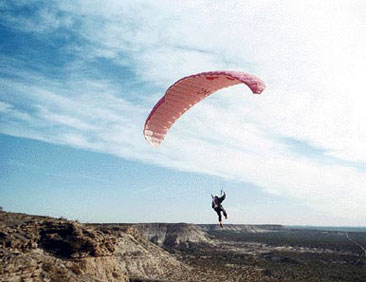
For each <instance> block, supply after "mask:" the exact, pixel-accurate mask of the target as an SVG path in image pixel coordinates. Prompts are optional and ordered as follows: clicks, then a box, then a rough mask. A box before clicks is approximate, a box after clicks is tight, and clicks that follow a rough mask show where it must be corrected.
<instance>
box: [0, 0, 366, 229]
mask: <svg viewBox="0 0 366 282" xmlns="http://www.w3.org/2000/svg"><path fill="white" fill-rule="evenodd" d="M59 9H60V10H62V11H63V16H62V19H60V18H58V17H57V16H56V14H57V13H56V12H57V10H52V9H51V10H50V9H48V10H46V11H45V10H42V16H41V17H39V19H38V23H45V24H46V26H47V27H48V29H47V31H50V30H52V29H54V28H58V27H60V26H61V25H62V26H63V27H66V28H72V30H73V31H74V32H76V33H78V34H79V35H80V36H82V37H83V39H86V40H87V42H88V44H87V45H82V46H75V45H73V46H69V47H68V48H69V49H68V50H69V52H75V54H78V55H79V58H78V59H77V60H76V61H74V62H70V64H68V66H69V67H70V68H71V69H73V70H79V68H80V67H85V66H84V64H85V62H87V61H90V60H93V59H95V58H98V57H104V58H106V59H113V61H114V62H116V63H119V64H121V65H129V67H131V68H132V69H133V70H134V71H135V73H136V76H137V78H138V79H139V80H140V81H145V82H148V83H150V84H151V85H155V86H158V87H162V88H166V87H168V86H169V84H170V83H172V82H174V81H175V80H177V79H178V78H180V77H181V76H183V75H188V74H191V73H195V72H200V71H207V70H213V69H238V70H243V71H248V72H253V73H255V74H257V75H258V76H259V77H261V78H263V80H264V81H265V82H266V84H267V85H268V87H267V89H266V90H265V91H264V93H263V94H262V95H261V96H254V95H251V94H250V93H249V90H248V89H247V88H245V87H244V86H236V87H233V88H231V89H226V90H223V91H222V92H221V93H218V94H217V95H214V96H212V97H210V98H209V99H207V100H206V101H205V103H201V104H200V105H197V106H195V107H194V108H192V110H191V111H190V112H188V113H186V114H185V116H184V117H182V118H181V119H180V120H179V121H178V122H177V123H176V124H175V125H174V126H173V128H172V129H171V132H170V133H169V135H168V136H167V138H166V140H165V141H164V143H163V144H162V146H161V147H160V148H159V149H158V150H154V149H153V148H150V147H149V146H148V145H147V144H146V143H145V142H144V140H143V138H142V126H143V123H144V119H145V118H146V116H147V114H148V112H149V109H150V108H151V106H152V105H153V103H154V102H155V99H156V97H157V96H159V95H158V94H157V93H155V92H154V93H151V96H150V97H148V95H147V96H146V98H143V99H142V100H140V101H139V102H141V101H143V103H142V104H141V103H140V104H136V103H134V102H129V101H128V98H129V97H131V95H133V93H132V92H131V90H129V89H121V88H120V87H117V86H115V83H114V81H112V80H92V79H90V78H89V77H88V76H87V74H85V73H81V74H80V73H77V74H73V75H72V76H70V78H69V80H68V81H66V84H65V83H58V82H54V81H50V80H49V79H47V78H45V77H43V76H41V77H39V79H38V80H35V79H33V81H40V83H36V82H33V83H29V81H31V80H32V79H30V76H31V75H34V74H23V75H25V76H26V77H25V78H27V79H26V81H28V83H27V84H22V83H20V82H17V83H15V82H14V81H12V80H6V81H5V80H3V82H4V83H5V84H6V85H7V87H8V89H12V91H14V92H16V93H18V95H20V96H22V97H24V98H25V99H27V100H30V101H32V107H33V110H34V112H33V113H32V114H30V113H26V112H24V111H22V110H20V109H19V110H16V108H17V107H16V103H17V101H16V100H14V99H13V100H11V101H7V102H6V103H4V102H3V103H2V104H0V109H2V112H4V111H5V112H6V111H9V109H11V111H12V114H11V116H12V117H13V118H12V119H11V120H10V119H9V120H8V122H7V124H6V125H4V126H2V131H3V132H5V133H8V134H14V135H17V136H19V135H22V134H23V135H25V136H27V137H33V138H36V139H42V140H47V141H49V142H55V143H63V144H68V145H72V146H77V147H82V148H88V149H92V150H97V151H102V152H107V153H111V154H115V155H118V156H121V157H124V158H132V159H136V160H141V161H146V162H153V163H155V164H159V165H164V166H168V167H173V168H175V169H181V170H187V171H195V172H202V173H209V174H213V175H220V176H222V177H228V178H233V179H239V180H242V181H247V182H252V183H254V184H256V185H257V186H259V187H262V188H263V189H265V190H266V191H268V192H269V193H275V194H279V195H285V196H289V197H294V198H297V199H302V200H304V201H305V202H306V203H307V204H308V205H310V206H311V207H313V208H315V209H317V210H320V211H323V212H327V213H329V216H338V217H347V218H349V219H350V220H351V219H352V220H353V221H354V222H357V223H358V224H360V223H362V222H364V220H365V218H362V217H361V216H358V215H357V214H366V213H365V212H366V208H365V207H366V206H365V205H364V202H363V201H362V199H365V198H366V197H365V196H366V195H365V192H364V189H363V188H362V187H363V185H364V183H365V180H366V172H365V170H364V169H363V170H359V169H357V168H355V167H357V166H358V167H361V166H363V165H364V164H365V162H366V147H365V146H364V144H366V129H365V127H364V126H363V124H362V121H364V120H366V111H365V110H364V108H365V105H366V98H365V95H363V91H362V89H363V77H362V75H363V70H364V69H365V68H366V55H365V52H364V50H365V49H366V37H365V36H364V34H366V30H365V28H366V25H365V19H364V17H363V15H364V13H363V12H365V9H366V7H365V5H364V4H363V2H362V1H359V2H357V1H347V2H346V1H344V2H343V1H337V2H334V1H322V2H321V3H319V2H309V1H307V2H305V1H303V2H299V1H296V2H289V1H288V2H283V3H282V4H281V3H279V2H278V1H255V2H254V1H253V2H248V3H245V4H244V3H243V2H242V1H225V3H216V4H212V2H211V1H191V2H189V1H188V2H180V3H179V4H177V2H170V1H163V2H159V4H156V3H154V4H152V3H150V2H146V1H124V2H123V3H121V2H120V1H109V2H107V3H105V2H101V1H94V2H92V3H91V2H90V1H79V2H77V3H76V4H72V5H71V4H69V3H60V4H59ZM362 11H363V12H362ZM81 16H82V17H81ZM75 20H77V25H78V27H79V28H76V26H75V25H73V23H75ZM23 24H24V25H25V26H26V29H28V30H32V31H37V30H36V29H34V28H30V27H31V26H32V25H30V24H29V23H28V22H23ZM38 31H39V32H45V29H43V30H38ZM8 71H9V72H12V73H14V72H15V71H16V70H14V69H8ZM17 75H18V76H19V75H21V74H19V73H18V74H17ZM83 76H84V77H83ZM33 78H34V77H33ZM121 91H122V92H121ZM161 95H162V93H161ZM151 97H153V99H152V100H151ZM144 99H145V100H144ZM12 104H13V105H14V106H13V107H12V108H9V107H11V106H10V105H12ZM21 115H28V116H27V118H23V119H22V118H20V116H21ZM30 115H31V116H30ZM9 116H10V115H9ZM17 116H18V117H17ZM16 118H18V120H19V122H18V123H17V122H16V121H15V120H14V119H16ZM20 120H22V122H25V123H24V126H26V127H27V130H25V131H23V133H21V132H22V130H23V126H22V123H20ZM14 124H16V126H14ZM56 125H57V127H56V128H55V127H54V126H56ZM283 138H293V139H294V140H298V141H300V142H304V144H305V143H306V144H309V145H310V146H313V147H314V148H319V150H321V151H323V152H324V154H323V155H318V156H316V158H312V157H313V156H311V155H306V154H303V155H301V154H298V153H295V152H294V151H292V150H291V149H290V148H289V146H288V144H286V143H284V142H283V141H282V140H283ZM187 148H189V149H187ZM187 151H188V152H189V153H187ZM345 161H350V162H352V163H353V164H354V167H349V166H346V164H347V162H345Z"/></svg>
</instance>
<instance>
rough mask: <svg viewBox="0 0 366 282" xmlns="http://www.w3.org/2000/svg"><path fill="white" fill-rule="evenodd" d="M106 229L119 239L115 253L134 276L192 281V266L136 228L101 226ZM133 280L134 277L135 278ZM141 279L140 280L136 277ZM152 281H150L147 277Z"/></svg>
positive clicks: (121, 225)
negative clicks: (190, 276)
mask: <svg viewBox="0 0 366 282" xmlns="http://www.w3.org/2000/svg"><path fill="white" fill-rule="evenodd" d="M99 228H100V229H101V230H103V231H104V232H111V233H113V234H114V236H116V237H117V238H119V239H118V242H117V245H116V250H115V256H116V257H117V259H118V261H119V263H120V265H121V266H122V267H123V268H125V269H126V270H127V272H128V274H129V275H130V277H132V278H136V277H140V278H141V277H143V278H145V279H151V280H154V281H156V280H155V279H157V280H158V279H160V280H164V281H166V280H170V281H172V280H173V281H190V280H189V279H188V277H189V273H191V272H192V268H191V267H189V266H187V265H186V264H184V263H182V262H180V261H179V260H177V259H176V258H175V257H173V256H172V255H171V254H170V253H168V252H167V251H165V250H163V249H162V248H160V247H159V246H157V245H155V244H153V243H151V242H150V241H148V240H146V238H145V236H143V235H142V234H141V232H140V231H139V230H138V229H137V228H136V226H134V225H133V226H131V225H127V224H114V225H113V224H111V225H107V224H106V225H100V226H99ZM132 280H133V279H132ZM136 281H138V280H136ZM146 281H150V280H146Z"/></svg>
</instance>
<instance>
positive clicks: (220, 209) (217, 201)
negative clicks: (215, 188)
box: [211, 190, 227, 227]
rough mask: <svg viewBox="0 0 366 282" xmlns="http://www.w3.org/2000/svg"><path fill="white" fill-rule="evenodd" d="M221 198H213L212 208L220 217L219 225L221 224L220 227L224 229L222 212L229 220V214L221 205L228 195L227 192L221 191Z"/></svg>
mask: <svg viewBox="0 0 366 282" xmlns="http://www.w3.org/2000/svg"><path fill="white" fill-rule="evenodd" d="M221 195H222V196H221V197H219V196H217V195H216V196H213V195H211V197H212V208H213V209H214V210H215V212H216V213H217V215H218V216H219V223H220V227H224V226H223V224H222V216H221V212H222V213H223V214H224V216H225V219H227V213H226V211H225V209H224V208H223V207H222V205H221V203H222V202H223V201H224V200H225V198H226V194H225V192H223V191H222V190H221Z"/></svg>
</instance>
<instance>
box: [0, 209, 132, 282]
mask: <svg viewBox="0 0 366 282" xmlns="http://www.w3.org/2000/svg"><path fill="white" fill-rule="evenodd" d="M116 243H117V240H116V238H114V237H113V236H111V235H108V234H105V233H103V232H101V231H98V230H95V229H93V228H89V227H86V226H84V225H82V224H80V223H78V222H74V221H67V220H65V219H54V218H50V217H38V216H29V215H24V214H13V213H6V212H0V280H1V281H56V282H57V281H129V278H128V275H127V271H126V270H125V269H124V268H123V267H122V266H121V265H120V264H119V262H118V259H117V258H116V257H115V255H114V252H115V246H116Z"/></svg>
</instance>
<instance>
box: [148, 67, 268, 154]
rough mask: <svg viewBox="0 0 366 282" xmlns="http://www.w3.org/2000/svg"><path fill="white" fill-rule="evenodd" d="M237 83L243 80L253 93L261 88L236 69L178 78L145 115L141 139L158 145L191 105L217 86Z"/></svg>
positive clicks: (260, 82) (255, 80)
mask: <svg viewBox="0 0 366 282" xmlns="http://www.w3.org/2000/svg"><path fill="white" fill-rule="evenodd" d="M240 83H244V84H246V85H247V86H248V87H249V88H250V90H251V91H252V92H253V94H260V93H261V92H262V91H263V90H264V88H265V85H264V83H263V82H262V81H261V80H260V79H259V78H257V77H255V76H254V75H251V74H247V73H244V72H237V71H212V72H203V73H199V74H195V75H191V76H187V77H184V78H182V79H180V80H178V81H177V82H175V83H174V84H173V85H171V86H170V87H169V88H168V90H167V91H166V92H165V95H164V96H163V97H162V98H161V99H160V100H159V101H158V102H157V104H156V105H155V106H154V108H153V109H152V110H151V112H150V114H149V116H148V117H147V119H146V122H145V127H144V136H145V139H146V140H147V141H148V142H149V143H150V144H151V145H153V146H155V147H158V146H159V145H160V143H161V142H162V141H163V140H164V138H165V135H166V134H167V133H168V130H169V129H170V127H171V126H172V125H173V123H174V122H175V121H176V120H177V119H178V118H179V117H180V116H181V115H183V114H184V113H185V112H186V111H187V110H188V109H190V108H191V107H192V106H193V105H195V104H197V103H198V102H200V101H201V100H203V99H204V98H206V97H207V96H209V95H211V94H212V93H214V92H215V91H217V90H219V89H222V88H225V87H229V86H233V85H236V84H240Z"/></svg>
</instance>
